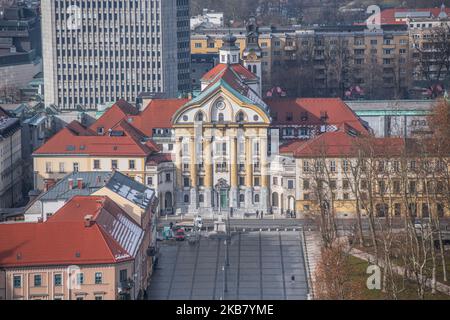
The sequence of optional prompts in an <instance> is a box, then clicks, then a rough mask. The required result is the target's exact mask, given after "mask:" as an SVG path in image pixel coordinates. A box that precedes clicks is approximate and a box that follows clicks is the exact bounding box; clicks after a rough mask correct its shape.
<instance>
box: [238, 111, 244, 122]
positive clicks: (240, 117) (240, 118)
mask: <svg viewBox="0 0 450 320" xmlns="http://www.w3.org/2000/svg"><path fill="white" fill-rule="evenodd" d="M244 121H245V114H244V113H243V112H242V111H239V112H238V114H237V115H236V122H244Z"/></svg>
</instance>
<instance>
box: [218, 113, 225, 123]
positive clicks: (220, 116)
mask: <svg viewBox="0 0 450 320" xmlns="http://www.w3.org/2000/svg"><path fill="white" fill-rule="evenodd" d="M224 121H225V116H224V115H223V113H219V122H224Z"/></svg>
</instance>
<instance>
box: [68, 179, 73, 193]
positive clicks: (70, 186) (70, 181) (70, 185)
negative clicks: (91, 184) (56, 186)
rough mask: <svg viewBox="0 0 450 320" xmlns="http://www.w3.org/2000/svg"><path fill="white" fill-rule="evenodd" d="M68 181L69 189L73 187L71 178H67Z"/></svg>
mask: <svg viewBox="0 0 450 320" xmlns="http://www.w3.org/2000/svg"><path fill="white" fill-rule="evenodd" d="M68 181H69V189H70V190H72V189H73V179H72V178H69V179H68Z"/></svg>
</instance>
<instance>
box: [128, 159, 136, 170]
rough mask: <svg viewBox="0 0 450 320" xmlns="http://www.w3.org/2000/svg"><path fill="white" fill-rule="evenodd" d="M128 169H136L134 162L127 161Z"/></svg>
mask: <svg viewBox="0 0 450 320" xmlns="http://www.w3.org/2000/svg"><path fill="white" fill-rule="evenodd" d="M128 168H129V169H130V170H134V169H136V162H135V161H134V160H129V161H128Z"/></svg>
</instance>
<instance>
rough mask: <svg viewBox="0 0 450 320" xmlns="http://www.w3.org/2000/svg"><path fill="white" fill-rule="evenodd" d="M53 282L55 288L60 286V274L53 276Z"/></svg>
mask: <svg viewBox="0 0 450 320" xmlns="http://www.w3.org/2000/svg"><path fill="white" fill-rule="evenodd" d="M53 281H54V285H55V287H60V286H62V274H60V273H57V274H55V275H54V278H53Z"/></svg>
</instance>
